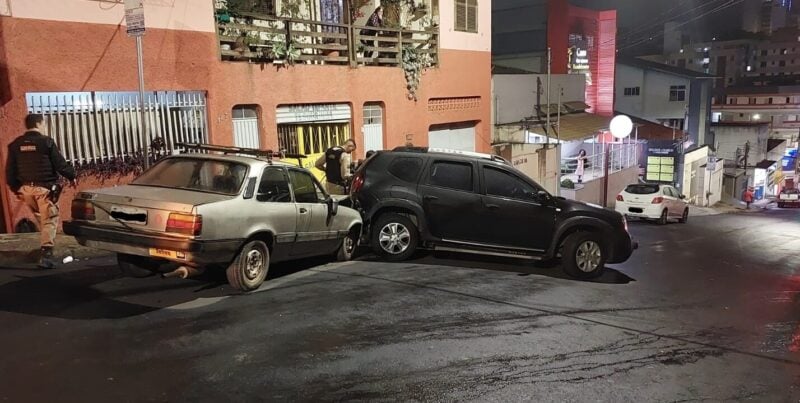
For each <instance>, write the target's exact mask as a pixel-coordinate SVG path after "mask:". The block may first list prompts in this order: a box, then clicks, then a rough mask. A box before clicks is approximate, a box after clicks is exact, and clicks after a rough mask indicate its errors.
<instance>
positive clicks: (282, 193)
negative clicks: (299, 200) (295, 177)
mask: <svg viewBox="0 0 800 403" xmlns="http://www.w3.org/2000/svg"><path fill="white" fill-rule="evenodd" d="M256 198H257V199H258V201H262V202H273V203H291V201H292V194H291V192H290V191H289V180H288V178H286V172H285V171H284V170H283V169H281V168H275V167H267V168H264V173H263V174H262V175H261V182H260V183H259V184H258V193H257V196H256Z"/></svg>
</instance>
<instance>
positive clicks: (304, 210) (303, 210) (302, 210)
mask: <svg viewBox="0 0 800 403" xmlns="http://www.w3.org/2000/svg"><path fill="white" fill-rule="evenodd" d="M305 213H308V210H306V209H304V208H303V207H300V214H305Z"/></svg>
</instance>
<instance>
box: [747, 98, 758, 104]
mask: <svg viewBox="0 0 800 403" xmlns="http://www.w3.org/2000/svg"><path fill="white" fill-rule="evenodd" d="M747 103H748V104H750V105H756V104H757V103H758V102H757V101H756V99H755V98H749V99H748V100H747Z"/></svg>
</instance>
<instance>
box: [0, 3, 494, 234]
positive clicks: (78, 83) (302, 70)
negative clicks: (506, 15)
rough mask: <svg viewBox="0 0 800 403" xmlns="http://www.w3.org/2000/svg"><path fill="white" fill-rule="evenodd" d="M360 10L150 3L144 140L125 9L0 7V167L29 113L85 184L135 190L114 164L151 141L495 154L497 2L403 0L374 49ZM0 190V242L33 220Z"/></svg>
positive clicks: (349, 6)
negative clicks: (408, 147)
mask: <svg viewBox="0 0 800 403" xmlns="http://www.w3.org/2000/svg"><path fill="white" fill-rule="evenodd" d="M229 1H230V0H229ZM354 2H355V3H359V2H358V1H355V0H354V1H340V0H333V1H331V0H301V1H300V2H297V1H293V2H290V3H289V4H290V5H297V4H299V5H300V6H298V7H296V8H295V9H291V7H289V6H285V5H283V3H282V2H281V1H280V0H276V2H272V1H263V2H259V1H257V0H256V1H251V2H250V3H251V4H255V3H259V4H262V5H266V6H267V9H265V10H255V12H252V13H249V12H246V13H238V12H233V11H235V10H228V11H226V10H225V7H224V6H225V1H219V0H218V1H212V0H144V1H143V3H144V16H145V24H146V33H145V35H144V37H143V43H144V47H143V54H144V82H145V90H146V92H147V95H146V97H145V100H146V101H145V110H146V111H147V123H146V127H147V129H146V131H143V130H142V126H141V124H140V122H139V120H138V115H139V114H138V111H139V109H138V99H139V98H138V93H137V92H136V91H137V90H138V76H137V58H136V47H135V40H134V39H133V38H131V37H129V36H128V35H127V34H126V25H125V12H124V4H123V1H122V0H5V1H2V2H0V147H1V148H0V150H2V151H1V152H2V155H0V161H1V162H2V163H3V164H5V160H6V157H7V156H6V152H7V146H8V144H9V143H10V142H11V141H12V140H13V139H14V138H15V137H16V136H18V135H20V134H21V133H22V132H23V131H24V126H23V119H24V116H25V115H26V114H27V113H28V112H38V113H43V114H45V116H46V118H47V121H48V123H49V132H50V134H51V136H52V137H53V138H54V139H55V140H56V142H57V144H59V147H60V148H61V149H62V151H63V152H64V154H65V155H66V156H67V158H68V160H70V161H72V162H74V163H75V164H76V165H77V166H80V167H82V171H84V172H89V174H88V176H85V177H83V178H82V180H81V185H80V186H79V189H80V188H94V187H99V186H113V185H115V184H118V183H123V182H126V181H128V180H130V178H131V176H130V175H129V174H128V172H129V170H126V168H125V167H124V166H123V167H121V166H120V165H121V164H118V163H116V164H115V163H113V161H120V160H121V159H123V158H125V157H126V156H128V157H130V156H132V155H134V154H136V153H137V152H139V151H140V150H141V144H142V143H145V140H143V139H144V138H145V136H146V137H147V140H146V141H147V142H150V143H152V142H153V139H154V138H156V137H160V138H161V139H162V140H164V143H165V148H166V150H164V152H170V151H172V150H175V149H177V148H178V147H177V146H176V144H177V143H179V142H192V141H203V142H211V143H215V144H221V145H238V146H247V147H259V148H270V149H285V150H290V151H298V152H301V153H307V154H314V153H315V152H317V151H319V149H320V148H322V147H325V146H328V145H333V144H332V143H335V142H337V141H341V140H342V139H344V138H347V137H353V138H354V139H355V140H356V141H357V143H358V146H359V148H358V151H357V153H356V154H357V155H356V158H361V157H363V155H364V153H365V152H366V151H367V150H369V149H390V148H393V147H396V146H402V145H405V144H408V143H411V144H413V145H416V146H428V145H430V146H437V147H448V148H456V149H461V150H474V151H479V152H488V151H489V150H490V144H489V143H490V138H491V133H490V127H489V124H490V123H489V121H490V105H491V100H490V85H491V72H490V70H491V67H490V65H491V49H490V47H491V15H490V10H491V5H490V2H489V1H481V2H477V1H476V0H420V1H416V2H406V3H403V5H402V6H399V7H397V8H396V9H391V10H386V11H388V14H389V15H388V16H387V15H385V18H386V19H387V20H389V19H392V18H394V21H395V22H396V23H395V24H394V25H393V26H394V28H386V29H385V30H384V31H382V32H381V33H380V35H381V36H378V37H371V38H364V37H362V36H361V35H362V34H363V33H362V32H361V29H359V28H355V27H361V26H363V25H364V24H365V21H366V18H367V17H369V15H370V14H371V13H372V10H373V9H374V8H375V6H376V5H377V2H376V3H373V2H372V1H368V2H366V3H365V2H364V1H361V2H360V3H359V4H361V5H360V6H358V7H356V6H353V4H354ZM240 3H241V1H240ZM392 4H397V3H392ZM229 11H230V12H229ZM392 11H394V16H393V17H392V15H391V14H392ZM385 14H386V12H385ZM287 16H289V17H291V18H288V17H287ZM378 39H380V40H378ZM276 44H277V45H276ZM370 51H372V52H370ZM370 53H371V54H370ZM403 60H405V67H403V65H404V63H401V61H403ZM415 60H416V61H415ZM428 65H430V66H429V67H428ZM426 67H428V68H426ZM417 70H419V71H420V75H419V83H418V87H417V88H416V89H415V90H414V87H415V84H414V80H413V79H412V80H408V79H407V76H411V77H412V78H413V77H414V76H415V74H414V73H415V72H416V71H417ZM409 87H410V88H411V90H409ZM109 161H112V162H109ZM312 162H313V161H307V162H306V163H312ZM2 175H4V172H3V173H0V176H2ZM2 179H3V186H2V190H1V191H0V203H1V204H0V207H1V209H0V232H2V231H8V232H11V231H14V228H15V226H16V225H17V223H19V221H20V220H21V219H23V218H26V217H30V214H29V213H28V211H27V209H25V208H24V207H23V206H22V204H21V203H19V202H17V201H16V200H15V198H14V197H13V195H12V194H11V192H10V191H9V189H8V187H7V186H5V178H4V177H3V178H2ZM72 196H73V193H72V191H71V190H70V191H67V192H65V194H64V196H62V200H61V202H60V207H61V211H62V219H63V218H66V217H68V216H69V208H70V201H71V199H72Z"/></svg>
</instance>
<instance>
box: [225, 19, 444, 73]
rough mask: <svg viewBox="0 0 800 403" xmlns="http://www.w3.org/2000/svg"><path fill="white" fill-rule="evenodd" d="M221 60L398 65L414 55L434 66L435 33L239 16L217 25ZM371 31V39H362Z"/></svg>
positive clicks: (436, 38) (435, 52)
mask: <svg viewBox="0 0 800 403" xmlns="http://www.w3.org/2000/svg"><path fill="white" fill-rule="evenodd" d="M217 27H218V32H219V39H220V53H221V55H222V59H223V60H231V61H250V62H256V63H265V62H272V63H275V64H281V63H290V64H291V63H307V64H333V65H349V66H351V67H356V66H358V65H379V66H402V64H403V54H404V53H405V52H413V53H415V54H416V56H417V57H418V58H422V59H425V62H426V63H428V64H429V65H431V66H434V65H436V64H438V48H439V46H438V44H439V38H438V37H439V34H438V31H434V30H431V31H414V30H407V29H394V28H383V27H381V28H376V27H365V26H359V25H350V24H330V23H322V22H319V21H312V20H301V19H292V18H283V17H274V16H267V15H261V14H253V13H238V14H237V16H235V17H231V18H230V21H219V22H218V23H217ZM369 31H372V32H375V35H365V34H364V33H369Z"/></svg>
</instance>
